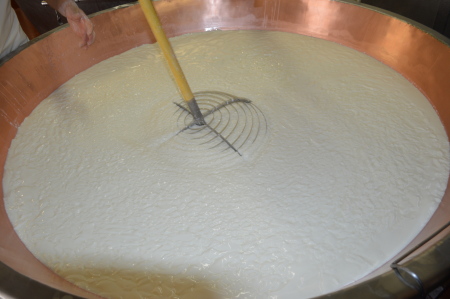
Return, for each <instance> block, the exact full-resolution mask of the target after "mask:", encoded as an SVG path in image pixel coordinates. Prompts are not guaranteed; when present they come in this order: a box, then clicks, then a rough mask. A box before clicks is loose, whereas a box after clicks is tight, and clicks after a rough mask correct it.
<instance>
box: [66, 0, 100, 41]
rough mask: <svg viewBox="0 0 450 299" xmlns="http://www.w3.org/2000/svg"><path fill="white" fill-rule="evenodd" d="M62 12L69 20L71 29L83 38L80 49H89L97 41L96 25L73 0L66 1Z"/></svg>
mask: <svg viewBox="0 0 450 299" xmlns="http://www.w3.org/2000/svg"><path fill="white" fill-rule="evenodd" d="M60 10H61V11H60V12H61V13H62V14H63V15H64V16H65V17H66V18H67V22H69V25H70V28H72V30H73V31H74V32H75V34H76V35H78V36H79V37H80V38H81V43H80V47H81V48H85V49H87V48H88V47H89V46H90V45H92V43H93V42H94V40H95V32H94V25H93V24H92V22H91V20H89V18H88V17H87V16H86V14H85V13H84V11H82V10H81V9H80V8H79V7H78V5H77V4H76V3H75V2H73V1H72V0H68V1H65V2H64V4H63V5H62V7H60Z"/></svg>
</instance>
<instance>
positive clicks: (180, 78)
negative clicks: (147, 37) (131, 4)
mask: <svg viewBox="0 0 450 299" xmlns="http://www.w3.org/2000/svg"><path fill="white" fill-rule="evenodd" d="M139 3H140V4H141V8H142V10H143V12H144V14H145V17H146V19H147V22H148V24H149V25H150V28H151V29H152V32H153V34H154V35H155V37H156V41H157V42H158V44H159V47H160V48H161V50H162V52H163V54H164V57H165V58H166V60H167V63H168V64H169V68H170V71H171V72H172V75H173V77H174V78H175V82H176V84H177V86H178V88H179V89H180V92H181V95H182V96H183V99H184V100H185V101H186V102H189V101H191V100H192V99H193V98H194V95H193V94H192V91H191V88H190V87H189V84H188V82H187V80H186V77H185V76H184V73H183V70H182V69H181V67H180V64H179V63H178V60H177V58H176V56H175V53H174V52H173V49H172V46H171V45H170V43H169V40H168V39H167V36H166V34H165V33H164V31H163V29H162V26H161V22H160V20H159V17H158V15H157V14H156V10H155V7H154V6H153V3H152V1H151V0H139Z"/></svg>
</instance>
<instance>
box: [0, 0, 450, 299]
mask: <svg viewBox="0 0 450 299" xmlns="http://www.w3.org/2000/svg"><path fill="white" fill-rule="evenodd" d="M155 6H156V8H157V10H158V11H159V13H160V15H161V19H162V23H163V24H164V26H165V30H166V32H167V34H168V36H176V35H181V34H184V33H189V32H199V31H205V30H214V29H222V30H234V29H258V30H278V31H286V32H293V33H298V34H303V35H309V36H313V37H317V38H321V39H325V40H330V41H334V42H337V43H340V44H342V45H345V46H348V47H351V48H354V49H356V50H358V51H360V52H363V53H366V54H368V55H370V56H372V57H374V58H376V59H378V60H379V61H381V62H383V63H385V64H386V65H388V66H390V67H392V68H393V69H395V70H396V71H397V72H399V73H401V74H402V75H404V76H405V77H406V78H407V79H408V80H410V81H411V82H413V83H414V84H415V85H416V86H417V88H419V89H420V90H421V91H422V92H423V94H424V95H425V96H426V97H427V98H428V99H429V100H430V102H431V103H432V105H433V106H434V107H435V109H436V111H437V112H438V114H439V116H440V118H441V120H442V123H443V124H444V126H445V128H446V130H447V133H449V132H450V100H448V98H449V97H450V87H449V86H448V84H447V83H448V78H449V77H450V48H449V46H448V45H445V44H444V43H442V42H440V41H439V40H437V39H435V38H434V37H433V36H431V35H430V34H427V33H425V32H424V31H421V30H419V29H418V28H417V27H415V26H412V25H411V24H408V23H405V22H402V21H401V20H399V19H396V18H392V17H390V16H389V15H387V14H384V13H378V12H376V11H374V10H370V9H367V8H363V7H361V6H360V5H354V4H349V3H344V2H338V1H330V0H301V1H290V0H273V1H265V0H248V1H246V0H245V1H244V0H227V1H214V0H186V1H182V2H179V1H167V2H166V1H159V2H156V3H155ZM93 22H94V25H95V29H96V34H97V38H96V42H95V43H94V45H93V46H91V47H90V48H89V49H88V50H86V51H84V50H81V49H78V45H77V40H76V38H74V35H73V33H72V32H71V31H70V29H62V30H58V31H56V32H54V33H52V34H50V35H49V36H48V37H46V38H44V39H42V40H39V41H38V42H36V43H32V44H31V45H30V46H29V47H27V48H25V49H24V50H23V51H21V52H19V53H18V54H16V55H15V56H13V57H12V58H11V59H10V60H8V61H6V62H5V63H4V64H3V65H2V66H1V67H0V132H1V133H0V142H1V144H0V168H1V177H3V167H4V162H5V159H6V155H7V151H8V148H9V146H10V142H11V140H12V138H13V137H14V136H15V134H16V131H17V128H18V126H19V125H20V123H21V122H22V121H23V119H24V118H25V117H26V116H28V115H29V114H30V113H31V111H32V110H33V109H34V108H35V107H36V106H37V105H38V104H39V102H40V101H42V100H43V99H44V98H46V97H47V96H48V95H49V94H50V93H51V92H53V91H54V90H55V89H56V88H57V87H59V86H60V85H61V84H62V83H64V82H66V81H67V80H69V79H70V78H71V77H73V76H74V75H76V74H77V73H79V72H81V71H83V70H84V69H86V68H88V67H90V66H92V65H94V64H96V63H97V62H100V61H102V60H104V59H107V58H109V57H111V56H114V55H117V54H119V53H122V52H124V51H126V50H129V49H131V48H133V47H136V46H139V45H141V44H144V43H151V42H153V41H154V39H153V36H152V34H151V32H150V30H149V29H148V26H147V25H146V22H145V19H144V16H143V14H142V13H141V11H140V7H139V6H138V5H136V6H131V7H129V8H125V9H121V10H113V11H109V12H107V13H102V14H99V15H97V16H95V17H94V18H93ZM1 188H2V187H1ZM1 191H2V194H3V190H1ZM449 206H450V191H449V184H448V185H447V190H446V193H445V195H444V197H443V200H442V202H441V204H440V206H439V209H438V210H437V212H436V213H435V214H434V215H433V217H432V219H431V220H430V222H429V223H428V224H427V226H426V227H425V228H424V230H423V231H422V232H421V233H420V234H419V235H418V237H417V238H416V239H415V240H414V241H413V242H412V243H411V245H410V246H413V245H414V244H416V243H418V242H419V241H420V240H422V239H423V238H425V237H426V236H427V235H429V234H431V233H432V232H433V231H434V230H436V229H437V228H438V227H439V226H440V225H442V224H443V223H445V222H446V221H448V219H449V218H450V216H449V215H450V207H449ZM0 234H1V235H2V238H1V239H0V260H1V261H2V262H4V263H5V264H7V265H9V266H11V267H12V268H13V269H15V270H16V271H18V272H20V273H22V274H24V275H26V276H28V277H31V278H33V279H35V280H37V281H40V282H42V283H45V284H47V285H50V286H53V287H56V288H59V289H62V290H64V291H67V292H71V293H73V294H75V295H77V296H84V297H89V298H96V297H97V296H94V295H92V294H89V293H87V292H86V291H84V290H81V289H78V288H76V287H74V286H73V285H71V284H70V283H68V282H66V281H65V280H63V279H61V278H60V277H58V276H57V275H55V274H53V272H51V271H50V270H49V269H47V268H45V267H44V266H43V265H42V264H41V263H40V262H39V261H38V260H37V259H36V258H35V257H34V256H33V255H32V254H31V253H30V252H29V251H28V250H27V249H26V247H25V246H24V244H23V243H22V242H21V241H20V239H19V238H18V236H17V235H16V233H15V232H14V230H13V228H12V225H11V223H10V222H9V220H8V218H7V215H6V211H5V208H4V204H3V196H2V198H1V208H0ZM410 246H409V247H410ZM409 247H408V248H409ZM406 250H407V248H406V249H405V251H406ZM381 269H383V268H381ZM381 271H386V268H384V270H381ZM374 274H377V272H375V273H374ZM97 298H98V297H97Z"/></svg>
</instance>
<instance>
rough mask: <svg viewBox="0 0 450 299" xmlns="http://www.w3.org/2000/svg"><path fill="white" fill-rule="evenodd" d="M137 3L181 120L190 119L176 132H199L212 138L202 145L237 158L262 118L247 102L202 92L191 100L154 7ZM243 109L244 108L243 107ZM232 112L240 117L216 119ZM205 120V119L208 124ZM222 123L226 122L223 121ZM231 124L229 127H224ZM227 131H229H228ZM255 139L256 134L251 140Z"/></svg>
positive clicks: (146, 0) (145, 2) (148, 0)
mask: <svg viewBox="0 0 450 299" xmlns="http://www.w3.org/2000/svg"><path fill="white" fill-rule="evenodd" d="M139 3H140V4H141V8H142V10H143V11H144V14H145V17H146V19H147V21H148V23H149V25H150V28H151V29H152V31H153V34H154V35H155V37H156V41H157V42H158V44H159V46H160V48H161V50H162V52H163V54H164V57H165V59H166V60H167V62H168V65H169V68H170V70H171V72H172V75H173V77H174V79H175V82H176V84H177V86H178V88H179V89H180V92H181V95H182V96H183V100H184V102H182V103H176V105H177V106H178V107H179V108H180V110H181V111H182V112H183V113H184V115H185V116H190V117H191V118H190V120H189V121H188V122H187V123H184V126H183V128H181V130H180V132H187V131H189V132H190V133H193V132H194V133H199V132H200V134H197V135H200V136H203V137H205V136H207V135H211V137H212V138H207V139H206V140H207V141H205V143H213V144H214V142H213V141H214V140H215V139H216V140H218V141H219V142H218V143H216V144H215V145H213V146H212V147H216V146H217V145H218V144H221V143H225V144H226V145H227V146H228V148H231V149H233V150H234V151H235V152H236V153H238V154H239V155H241V153H240V152H239V151H238V148H239V147H240V146H242V144H243V143H245V142H246V141H247V140H248V139H252V137H251V136H253V134H250V133H249V132H254V128H257V130H259V129H260V127H261V123H264V124H265V121H264V122H262V118H261V117H260V116H261V115H262V113H261V111H260V110H259V109H258V108H256V107H255V106H254V105H252V104H251V101H250V100H247V99H241V98H236V97H234V96H232V95H230V94H227V93H223V92H202V93H196V95H195V96H194V94H193V93H192V91H191V88H190V87H189V84H188V82H187V80H186V77H185V76H184V73H183V70H182V69H181V66H180V64H179V62H178V60H177V58H176V56H175V53H174V51H173V49H172V46H171V45H170V42H169V40H168V39H167V36H166V34H165V33H164V30H163V29H162V25H161V22H160V20H159V17H158V15H157V13H156V10H155V7H154V6H153V2H152V1H151V0H139ZM196 98H197V100H198V101H199V102H201V106H202V107H199V104H198V103H197V100H196ZM247 105H248V107H246V106H247ZM232 109H234V110H233V111H239V110H241V111H243V113H244V114H242V113H234V116H235V119H234V121H233V119H232V118H231V117H226V118H223V119H222V117H219V115H220V116H223V115H224V114H223V112H228V116H231V115H232V113H229V112H230V111H232ZM202 110H203V112H202ZM247 115H248V117H246V116H247ZM252 115H257V116H259V117H257V123H258V125H254V124H253V119H252V118H251V117H250V116H252ZM215 116H216V117H215ZM236 117H237V119H239V118H244V119H247V118H249V117H250V118H249V119H250V121H251V122H250V123H248V121H246V120H244V122H243V123H241V124H239V122H238V123H236V122H235V120H236ZM206 118H208V121H207V120H206ZM225 119H227V120H226V121H225ZM218 120H219V121H218ZM233 122H234V125H233V126H229V125H226V124H230V123H233ZM224 124H225V126H224ZM230 128H232V129H231V130H230ZM239 130H241V131H239ZM202 132H203V133H202ZM236 132H237V134H236ZM205 133H206V134H205ZM247 133H248V134H247ZM257 135H258V134H256V135H255V136H257Z"/></svg>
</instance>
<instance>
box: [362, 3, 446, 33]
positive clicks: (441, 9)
mask: <svg viewBox="0 0 450 299" xmlns="http://www.w3.org/2000/svg"><path fill="white" fill-rule="evenodd" d="M361 3H365V4H369V5H373V6H376V7H380V8H383V9H386V10H389V11H392V12H395V13H398V14H400V15H402V16H405V17H407V18H409V19H412V20H414V21H417V22H419V23H422V24H423V25H425V26H428V27H430V28H432V29H434V30H436V31H437V32H440V33H442V34H444V35H445V36H447V37H450V0H362V1H361Z"/></svg>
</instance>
